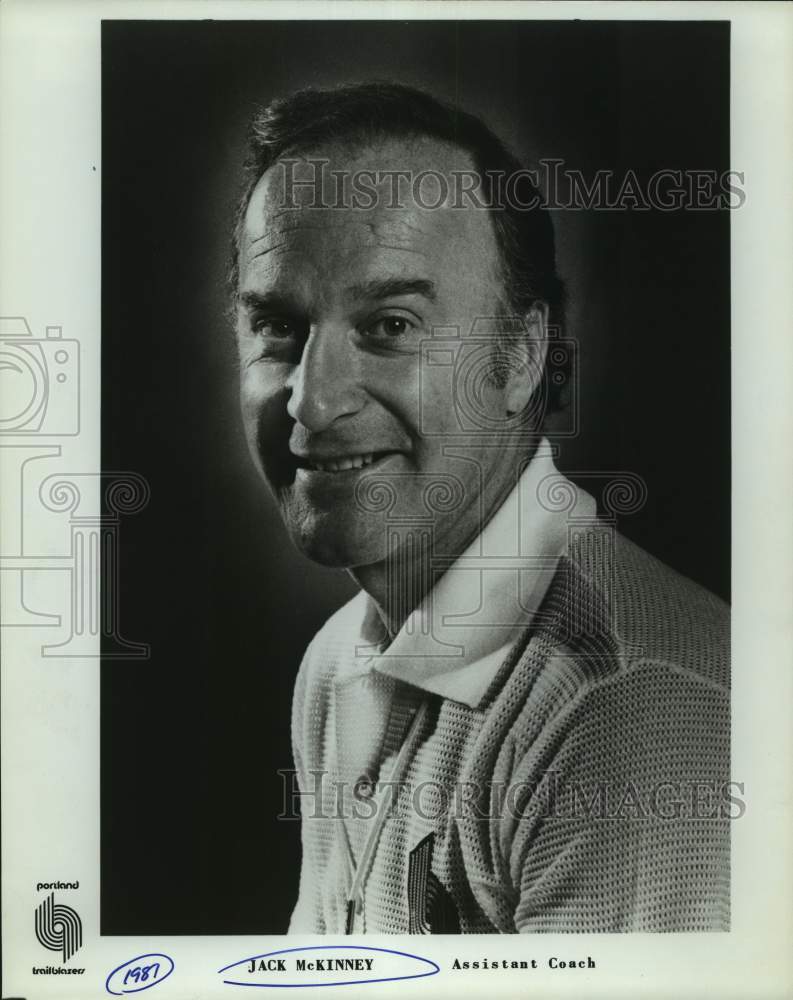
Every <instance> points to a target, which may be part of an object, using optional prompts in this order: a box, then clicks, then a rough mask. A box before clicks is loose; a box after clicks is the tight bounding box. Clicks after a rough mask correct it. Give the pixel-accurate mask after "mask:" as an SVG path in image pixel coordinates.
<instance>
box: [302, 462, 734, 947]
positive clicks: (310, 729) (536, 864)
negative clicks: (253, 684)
mask: <svg viewBox="0 0 793 1000" xmlns="http://www.w3.org/2000/svg"><path fill="white" fill-rule="evenodd" d="M532 465H533V468H532V467H530V470H529V471H527V473H526V474H525V475H524V478H523V481H522V484H519V486H520V485H522V486H523V487H524V488H525V486H526V483H528V484H529V486H530V488H531V495H532V496H534V491H535V488H536V486H537V483H538V482H539V481H540V479H541V478H542V476H543V475H544V474H545V473H546V472H547V469H548V468H549V466H548V465H547V464H546V465H545V466H543V464H542V462H541V461H538V462H534V463H532ZM550 468H551V469H552V466H550ZM557 475H558V474H557ZM568 485H569V486H570V487H571V488H572V489H575V488H574V487H572V484H568ZM525 496H526V494H525V489H524V491H523V493H521V490H519V489H517V488H516V490H515V491H514V493H513V496H512V497H511V498H510V501H509V503H508V504H505V510H504V511H503V512H502V511H499V515H498V518H500V519H501V520H500V527H499V524H498V523H496V524H495V525H493V526H491V525H489V526H488V528H487V529H486V531H485V533H484V535H483V536H482V538H480V539H479V540H478V543H477V547H476V549H475V552H474V551H473V550H469V552H468V553H465V554H464V558H463V560H462V564H461V565H462V568H461V569H459V572H457V574H456V576H457V582H456V583H455V582H454V580H455V573H454V572H453V571H451V570H450V571H449V572H448V573H447V574H446V575H445V586H446V588H447V591H448V593H447V603H446V604H445V605H444V604H443V601H441V602H440V604H441V606H442V607H446V608H454V607H455V604H454V602H455V599H458V604H457V607H458V608H460V609H462V610H465V608H466V607H470V608H471V609H472V610H471V611H470V615H469V621H468V626H470V627H467V625H466V621H465V616H463V617H462V618H461V617H460V616H459V615H458V617H457V620H456V622H455V621H452V624H451V626H450V625H449V615H448V614H440V615H439V614H438V613H437V611H435V610H433V611H432V612H431V620H432V623H433V627H432V628H430V629H429V632H430V633H432V635H431V636H430V641H431V643H432V644H433V647H434V652H435V653H437V651H438V649H439V648H441V647H444V648H445V649H446V650H447V651H448V649H449V648H450V647H452V646H453V643H451V642H450V636H452V637H453V636H454V635H457V637H458V639H459V637H460V636H463V637H464V641H462V642H458V644H457V647H458V651H459V649H460V648H462V649H463V653H462V654H461V655H458V656H455V655H454V654H453V653H452V655H448V656H447V655H446V654H445V653H443V650H441V654H442V655H440V656H434V655H431V654H430V653H428V652H427V649H426V648H425V649H424V651H423V652H419V653H416V650H420V649H421V643H422V642H424V643H425V644H426V642H427V635H426V633H427V631H428V630H427V629H416V628H415V627H414V628H413V631H412V634H411V635H407V637H406V636H404V635H403V634H402V633H400V635H399V636H397V639H396V640H394V642H393V643H392V644H391V645H390V646H389V645H387V643H386V640H384V637H383V633H382V629H381V628H380V627H379V619H378V618H377V616H376V614H375V613H374V610H373V606H372V603H371V601H370V600H369V599H368V597H367V596H366V595H365V594H359V595H357V596H356V597H355V598H353V600H352V601H350V602H349V603H348V604H347V605H345V606H344V607H343V608H342V609H341V610H340V611H339V612H337V613H336V614H335V615H334V616H333V617H332V618H331V619H330V621H329V622H328V623H327V624H326V625H325V626H324V628H323V629H322V630H321V631H320V632H319V634H318V635H317V636H316V638H315V639H314V641H313V642H312V643H311V645H310V647H309V649H308V650H307V652H306V655H305V657H304V660H303V663H302V665H301V668H300V671H299V675H298V679H297V683H296V687H295V694H294V701H293V717H292V725H293V750H294V755H295V763H296V771H297V777H298V783H299V787H300V790H301V793H302V797H301V811H302V823H301V828H302V844H303V860H302V867H301V878H300V893H299V899H298V903H297V906H296V908H295V911H294V913H293V916H292V921H291V924H290V932H307V933H320V934H321V933H328V934H339V933H344V932H345V929H346V930H347V931H348V932H349V931H354V932H355V933H455V932H460V933H515V932H532V931H535V932H541V931H557V932H558V931H567V932H596V931H705V930H726V929H728V927H729V890H730V886H729V816H730V801H729V799H728V795H729V794H730V785H729V780H730V779H729V729H730V713H729V688H728V683H729V618H728V609H727V607H726V605H725V604H724V603H723V602H722V601H721V600H719V599H718V598H717V597H715V596H713V595H712V594H710V593H709V592H707V591H706V590H704V589H703V588H701V587H700V586H698V585H697V584H695V583H693V582H691V581H690V580H687V579H685V578H684V577H682V576H680V575H679V574H677V573H676V572H674V571H673V570H671V569H670V568H668V567H667V566H665V565H664V564H662V563H661V562H659V561H658V560H656V559H655V558H654V557H652V556H651V555H649V554H648V553H646V552H644V551H643V550H642V549H640V548H639V547H637V546H636V545H634V544H633V543H631V542H630V541H628V540H627V539H626V538H624V537H623V536H621V535H619V534H617V533H616V532H615V531H614V528H613V525H611V524H608V523H604V522H603V521H602V520H600V519H598V518H597V517H596V516H595V515H594V504H593V502H592V501H591V498H589V497H587V496H586V494H582V493H581V492H580V491H579V493H578V496H579V500H581V499H583V512H584V516H583V517H582V516H581V513H582V506H581V504H580V503H579V506H578V507H577V508H576V510H575V511H574V512H573V514H571V513H570V511H567V512H565V513H564V514H558V513H557V514H551V515H548V514H547V512H546V515H547V516H546V523H545V524H544V526H543V525H540V526H539V527H538V526H537V525H536V524H534V526H533V529H532V530H531V531H528V532H523V534H522V535H521V538H520V541H519V542H518V543H516V545H517V549H516V551H517V552H518V556H519V558H520V557H521V554H524V556H525V552H526V548H527V547H528V549H529V550H530V551H531V552H532V553H535V554H536V553H537V552H541V558H534V559H532V557H530V556H525V562H524V563H523V564H522V565H523V566H524V569H523V570H522V571H521V570H520V569H518V570H516V568H515V567H516V563H515V560H514V559H513V560H511V561H510V560H509V559H508V558H506V557H505V556H504V557H503V558H502V562H503V563H504V566H502V568H501V570H500V571H499V570H497V569H496V570H493V560H492V559H491V560H490V562H489V563H488V562H487V559H486V555H487V553H486V549H487V546H486V545H485V544H484V542H483V539H486V536H488V534H489V537H490V539H491V542H492V539H493V537H494V536H497V537H500V538H502V539H503V537H504V530H503V529H504V523H505V518H508V517H512V516H513V515H514V514H515V511H516V510H517V511H518V516H519V517H520V516H521V513H522V512H525V509H526V506H527V504H526V502H525ZM534 506H535V507H536V503H535V505H534ZM532 516H533V515H532ZM497 520H498V519H497ZM535 520H536V518H535ZM549 525H550V530H549ZM571 525H572V528H571ZM499 531H500V532H501V534H500V535H499ZM550 536H553V537H554V538H555V539H556V541H557V542H559V540H560V539H561V540H562V541H561V544H559V545H558V546H557V547H558V551H552V552H551V557H550V558H549V552H550V551H551V550H554V546H553V545H549V543H548V538H549V537H550ZM498 547H499V546H498V544H497V545H496V548H498ZM491 548H492V546H491ZM501 550H502V556H503V546H501ZM483 552H485V557H483V555H482V553H483ZM513 554H514V553H513ZM474 555H475V556H476V558H479V560H480V564H479V565H480V570H479V571H478V574H477V573H471V572H470V569H471V568H475V565H477V564H476V563H475V562H473V561H472V560H473V558H474ZM465 558H468V560H469V563H468V564H466V563H465ZM483 559H484V561H483ZM507 564H508V565H507ZM466 565H467V566H468V569H469V572H465V569H466ZM517 565H518V566H520V565H521V564H520V562H519V563H518V564H517ZM481 567H484V568H481ZM491 571H493V573H494V574H495V583H493V582H492V581H491V582H490V583H488V579H487V578H488V574H491V575H493V573H491ZM472 578H473V579H475V580H478V583H477V585H476V586H475V587H474V589H475V591H476V594H474V595H473V597H471V595H468V597H469V601H468V604H467V605H466V598H465V594H464V591H465V585H466V584H465V581H469V582H470V579H472ZM506 580H512V581H515V583H514V586H513V591H514V593H512V592H510V593H509V595H508V596H507V597H506V598H505V596H504V595H505V593H507V591H508V590H509V588H506V590H505V587H504V582H505V581H506ZM450 581H451V582H450ZM438 589H439V588H438V586H436V588H435V597H438V593H437V592H438ZM430 596H433V595H430ZM459 600H462V602H463V603H462V604H460V603H459ZM471 600H473V603H471ZM477 602H478V603H477ZM516 606H517V607H519V613H518V614H517V615H516V613H515V611H514V608H515V607H516ZM505 608H508V609H510V610H509V613H508V614H506V615H505V613H504V609H505ZM483 615H485V618H484V619H483V617H482V616H483ZM488 615H489V618H488V617H487V616H488ZM477 621H478V622H479V623H480V626H481V623H482V622H483V621H485V622H488V621H489V622H490V626H489V627H488V628H484V629H483V628H481V627H479V628H478V630H477V629H476V627H475V626H476V622H477ZM471 622H473V623H474V624H473V626H471ZM414 625H415V622H414ZM435 625H438V627H437V628H436V627H435ZM455 628H456V629H457V631H456V632H455V631H454V630H455ZM444 629H445V631H444ZM466 629H467V630H466ZM403 632H407V633H409V632H410V620H409V621H408V623H406V627H405V628H404V629H403ZM417 636H422V637H423V638H417ZM467 636H469V637H471V641H470V643H469V642H467V641H465V637H467ZM482 637H485V638H484V639H483V638H482ZM439 643H440V646H439ZM477 644H478V645H477ZM469 646H471V647H472V648H473V652H472V653H469V654H466V650H467V649H468V647H469ZM389 653H390V654H391V655H390V656H389ZM395 767H396V768H397V771H398V772H399V773H398V774H396V775H394V768H395ZM394 778H395V779H396V781H395V783H394V780H393V779H394ZM389 782H391V783H389ZM733 814H734V810H733ZM354 883H355V884H356V885H357V886H358V891H357V892H356V891H354V890H353V884H354ZM351 895H353V896H355V897H356V899H357V902H356V901H355V900H354V901H353V903H352V904H350V897H351Z"/></svg>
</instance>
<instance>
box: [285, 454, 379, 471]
mask: <svg viewBox="0 0 793 1000" xmlns="http://www.w3.org/2000/svg"><path fill="white" fill-rule="evenodd" d="M395 454H397V453H396V452H394V451H370V452H362V453H361V454H357V455H338V456H334V457H333V458H323V459H319V458H313V457H311V456H307V457H301V456H295V463H296V465H297V467H298V469H307V470H308V471H310V472H349V471H350V470H352V469H365V468H366V467H367V466H368V465H373V464H374V463H375V462H377V461H379V460H380V459H382V458H386V457H388V456H389V455H395Z"/></svg>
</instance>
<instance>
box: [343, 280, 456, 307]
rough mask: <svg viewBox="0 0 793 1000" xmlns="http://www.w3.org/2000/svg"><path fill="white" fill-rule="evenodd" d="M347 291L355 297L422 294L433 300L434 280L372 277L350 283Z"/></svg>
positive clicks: (374, 297) (377, 297)
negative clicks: (369, 279)
mask: <svg viewBox="0 0 793 1000" xmlns="http://www.w3.org/2000/svg"><path fill="white" fill-rule="evenodd" d="M347 291H348V293H349V294H350V295H352V296H353V297H354V298H357V299H388V298H391V297H393V296H397V295H423V296H424V298H425V299H428V300H429V301H430V302H434V301H435V298H436V291H435V282H434V281H428V280H427V279H426V278H372V280H371V281H364V282H361V283H360V284H356V285H350V286H349V288H348V289H347Z"/></svg>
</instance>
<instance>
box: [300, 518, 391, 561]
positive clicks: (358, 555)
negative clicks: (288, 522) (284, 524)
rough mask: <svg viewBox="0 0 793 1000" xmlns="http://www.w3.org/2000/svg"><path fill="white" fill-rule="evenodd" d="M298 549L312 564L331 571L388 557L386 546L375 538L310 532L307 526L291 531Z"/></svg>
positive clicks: (332, 532)
mask: <svg viewBox="0 0 793 1000" xmlns="http://www.w3.org/2000/svg"><path fill="white" fill-rule="evenodd" d="M289 534H290V537H291V539H292V543H293V545H294V546H295V548H296V549H297V550H298V551H299V552H301V553H302V554H303V555H304V556H306V558H308V559H310V560H311V561H312V562H315V563H318V564H319V565H320V566H327V567H328V568H332V569H353V568H354V567H356V566H365V565H367V566H368V565H371V564H372V563H377V562H381V561H382V560H383V559H384V558H385V552H384V550H383V545H382V543H381V544H377V543H376V542H375V541H374V540H373V539H361V538H356V537H354V536H353V537H350V535H348V534H347V533H345V532H339V531H333V530H327V529H326V530H316V529H314V528H312V529H307V528H306V526H305V525H303V526H295V527H294V528H292V529H290V532H289Z"/></svg>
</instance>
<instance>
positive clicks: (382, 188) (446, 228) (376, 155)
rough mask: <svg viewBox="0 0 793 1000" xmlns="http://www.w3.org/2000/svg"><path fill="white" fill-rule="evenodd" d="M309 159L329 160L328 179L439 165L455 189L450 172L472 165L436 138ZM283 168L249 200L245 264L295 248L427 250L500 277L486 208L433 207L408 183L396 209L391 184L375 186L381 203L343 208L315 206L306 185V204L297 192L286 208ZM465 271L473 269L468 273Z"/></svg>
mask: <svg viewBox="0 0 793 1000" xmlns="http://www.w3.org/2000/svg"><path fill="white" fill-rule="evenodd" d="M308 158H309V157H306V159H308ZM310 158H311V159H323V160H330V162H329V163H327V165H326V167H325V170H326V178H330V177H331V174H330V172H331V171H334V170H340V169H343V170H345V171H349V172H354V171H356V170H381V171H394V170H404V169H412V170H413V171H414V176H415V175H417V174H418V173H421V172H423V171H426V170H435V169H437V171H438V172H439V173H443V174H444V175H446V176H447V178H448V179H449V191H450V192H451V191H452V183H451V171H452V170H458V169H471V166H472V163H471V160H470V158H469V157H468V155H467V154H465V153H464V152H463V151H462V150H459V149H456V148H455V147H450V146H448V145H446V144H443V143H438V142H435V141H434V140H425V141H422V142H416V143H413V144H411V143H407V144H405V145H400V144H398V143H395V142H394V141H393V140H389V141H384V142H381V143H378V144H375V145H373V146H371V147H369V146H367V147H365V148H360V149H358V150H357V151H351V150H350V149H349V148H343V147H327V148H323V149H322V150H319V151H318V152H317V153H316V154H311V157H310ZM289 159H295V157H291V156H290V157H289ZM277 166H278V164H274V165H273V167H271V168H270V169H269V170H267V171H265V173H264V174H263V175H262V177H261V179H260V180H259V183H258V184H257V186H256V188H255V189H254V191H253V194H252V196H251V199H250V202H249V204H248V211H247V213H246V217H245V228H244V233H243V240H242V247H241V250H242V253H241V257H242V261H243V262H244V264H243V266H247V265H254V262H256V264H255V266H256V267H257V268H258V267H259V266H261V265H262V264H264V265H265V266H266V265H267V258H270V259H271V260H272V261H273V263H274V262H275V261H276V260H277V259H278V258H281V257H285V256H287V255H293V254H295V253H302V254H306V255H307V256H308V257H309V258H313V257H315V256H316V255H317V254H318V253H324V254H331V255H332V256H333V257H336V258H338V257H345V256H347V255H349V254H355V253H356V252H358V251H364V250H367V249H374V248H377V249H383V250H388V251H394V252H399V253H406V254H411V255H415V254H423V255H424V256H425V257H427V258H431V259H435V260H437V259H439V258H445V259H446V260H447V262H448V261H449V259H451V258H454V259H455V262H456V264H458V265H459V268H460V271H461V274H460V278H461V280H470V279H471V277H473V276H474V275H473V274H472V272H476V276H481V278H482V279H484V280H493V278H494V277H495V276H496V273H497V272H498V270H499V267H498V261H499V255H498V250H497V247H496V243H495V234H494V231H493V227H492V222H491V220H490V218H489V213H488V212H486V211H484V210H482V209H477V208H473V207H470V206H468V207H466V208H452V207H451V205H450V204H449V203H448V202H447V203H445V204H444V205H442V206H440V207H439V208H426V207H424V206H422V205H418V204H416V202H415V201H413V198H412V194H411V185H410V184H409V183H407V184H404V185H403V186H402V187H401V188H400V202H401V207H397V208H392V207H389V205H390V203H391V190H390V187H389V186H388V185H387V184H386V183H385V182H384V183H383V184H381V185H374V189H375V190H376V191H378V192H379V193H380V198H379V201H378V204H377V205H375V206H374V207H361V208H354V207H352V206H351V205H349V204H348V205H346V206H344V207H341V208H338V207H319V208H317V207H312V205H313V204H314V191H313V189H309V190H308V191H307V192H306V189H305V188H300V189H296V191H295V194H297V193H298V192H299V191H303V192H304V193H307V195H308V196H309V198H310V200H309V201H308V203H307V204H302V205H301V204H300V201H299V199H298V198H295V201H296V205H295V207H294V208H286V207H284V205H285V177H284V172H283V171H281V170H278V169H276V168H277ZM293 177H294V179H295V181H300V180H301V178H300V177H299V176H298V172H297V171H296V172H295V174H293ZM329 183H331V184H332V183H333V181H332V180H329ZM335 203H336V199H335V193H333V192H332V191H331V192H329V197H328V205H329V206H333V205H335ZM488 251H489V252H488ZM488 265H489V266H488ZM483 271H484V273H483ZM463 273H467V277H466V278H463Z"/></svg>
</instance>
